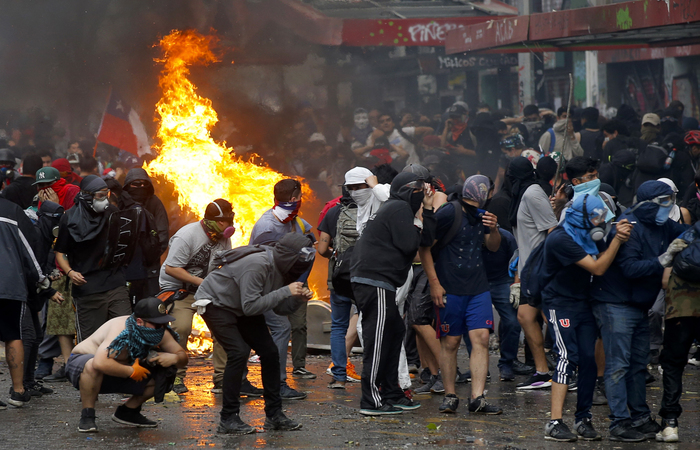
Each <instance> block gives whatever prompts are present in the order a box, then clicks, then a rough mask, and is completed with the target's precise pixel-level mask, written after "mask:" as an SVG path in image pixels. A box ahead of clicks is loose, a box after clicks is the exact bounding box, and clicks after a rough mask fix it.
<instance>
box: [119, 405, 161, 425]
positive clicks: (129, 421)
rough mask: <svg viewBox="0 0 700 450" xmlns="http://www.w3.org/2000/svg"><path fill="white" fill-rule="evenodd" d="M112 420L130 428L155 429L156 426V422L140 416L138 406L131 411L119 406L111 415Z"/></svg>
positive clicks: (124, 406)
mask: <svg viewBox="0 0 700 450" xmlns="http://www.w3.org/2000/svg"><path fill="white" fill-rule="evenodd" d="M112 420H113V421H115V422H117V423H121V424H122V425H129V426H130V427H138V428H155V427H157V426H158V422H154V421H153V420H150V419H148V418H146V416H144V415H143V414H141V407H140V406H139V407H138V408H134V409H132V408H128V407H127V406H126V405H119V407H117V410H116V411H114V414H113V415H112Z"/></svg>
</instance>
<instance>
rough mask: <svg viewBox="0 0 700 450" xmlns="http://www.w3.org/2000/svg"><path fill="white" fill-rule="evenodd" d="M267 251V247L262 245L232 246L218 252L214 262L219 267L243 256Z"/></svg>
mask: <svg viewBox="0 0 700 450" xmlns="http://www.w3.org/2000/svg"><path fill="white" fill-rule="evenodd" d="M264 251H266V247H263V246H262V245H259V244H258V245H242V246H240V247H236V248H232V249H230V250H224V251H222V252H218V253H216V255H214V259H213V260H212V263H213V265H214V266H216V267H217V268H219V267H221V266H224V265H226V264H231V263H232V262H235V261H238V260H239V259H241V258H245V257H246V256H248V255H252V254H253V253H260V252H264Z"/></svg>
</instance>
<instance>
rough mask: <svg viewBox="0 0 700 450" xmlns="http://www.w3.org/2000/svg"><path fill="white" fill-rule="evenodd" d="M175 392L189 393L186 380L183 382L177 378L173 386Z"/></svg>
mask: <svg viewBox="0 0 700 450" xmlns="http://www.w3.org/2000/svg"><path fill="white" fill-rule="evenodd" d="M173 392H174V393H176V394H184V393H186V392H189V389H187V386H185V380H183V379H182V378H181V377H176V378H175V383H174V384H173Z"/></svg>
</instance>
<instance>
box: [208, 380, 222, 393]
mask: <svg viewBox="0 0 700 450" xmlns="http://www.w3.org/2000/svg"><path fill="white" fill-rule="evenodd" d="M210 392H211V393H212V394H223V393H224V382H223V381H219V382H218V383H214V387H213V388H211V391H210Z"/></svg>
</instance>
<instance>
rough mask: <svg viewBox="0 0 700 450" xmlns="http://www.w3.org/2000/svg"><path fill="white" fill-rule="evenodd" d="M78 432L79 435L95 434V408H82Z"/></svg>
mask: <svg viewBox="0 0 700 450" xmlns="http://www.w3.org/2000/svg"><path fill="white" fill-rule="evenodd" d="M78 432H80V433H97V425H96V424H95V408H84V409H83V410H82V412H81V413H80V423H78Z"/></svg>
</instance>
